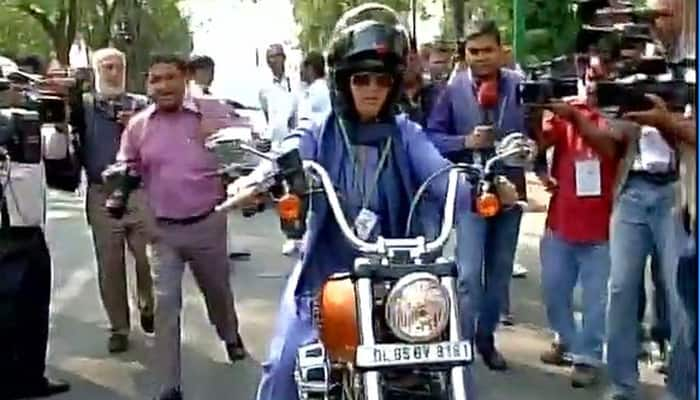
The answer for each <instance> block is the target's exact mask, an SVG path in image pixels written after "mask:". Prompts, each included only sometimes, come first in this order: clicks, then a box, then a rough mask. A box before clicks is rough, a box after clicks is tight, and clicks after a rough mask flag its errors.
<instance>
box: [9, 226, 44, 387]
mask: <svg viewBox="0 0 700 400" xmlns="http://www.w3.org/2000/svg"><path fill="white" fill-rule="evenodd" d="M50 297H51V256H50V255H49V250H48V247H47V246H46V240H45V238H44V233H43V231H42V230H41V229H40V228H38V227H37V228H10V229H9V230H0V381H2V382H3V383H2V384H0V398H2V397H3V396H2V391H4V390H10V391H12V390H13V386H14V387H17V388H19V387H22V386H25V385H34V384H36V382H39V381H41V380H42V379H43V377H44V370H45V368H46V347H47V340H48V335H49V302H50ZM8 383H9V385H8Z"/></svg>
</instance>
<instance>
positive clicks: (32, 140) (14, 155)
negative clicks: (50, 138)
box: [0, 78, 41, 164]
mask: <svg viewBox="0 0 700 400" xmlns="http://www.w3.org/2000/svg"><path fill="white" fill-rule="evenodd" d="M16 97H17V96H16V95H15V94H14V93H12V85H11V83H10V81H9V80H7V79H4V78H0V153H2V154H3V155H4V156H5V157H9V158H10V159H11V160H13V161H17V162H20V163H28V164H37V163H39V162H41V121H40V117H39V112H38V111H33V110H29V109H27V108H23V107H21V104H17V99H16Z"/></svg>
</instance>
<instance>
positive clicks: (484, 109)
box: [426, 21, 526, 370]
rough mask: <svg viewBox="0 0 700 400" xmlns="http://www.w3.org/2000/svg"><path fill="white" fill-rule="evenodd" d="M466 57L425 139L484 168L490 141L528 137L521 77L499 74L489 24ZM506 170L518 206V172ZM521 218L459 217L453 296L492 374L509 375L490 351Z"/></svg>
mask: <svg viewBox="0 0 700 400" xmlns="http://www.w3.org/2000/svg"><path fill="white" fill-rule="evenodd" d="M465 51H466V57H467V59H468V62H469V68H468V69H467V70H465V71H464V72H460V73H458V74H457V75H455V76H454V79H453V80H452V81H451V82H450V83H448V85H447V87H446V89H445V91H444V92H443V94H442V95H441V96H440V98H439V99H438V101H437V103H436V105H435V107H434V108H433V111H432V114H431V116H430V118H429V120H428V124H427V129H426V133H427V134H428V136H430V138H431V139H432V141H433V143H434V144H435V146H436V147H437V149H438V150H440V152H441V153H442V154H443V155H445V156H446V157H447V158H449V159H451V160H453V161H459V162H469V163H471V162H476V163H482V164H483V161H484V160H486V158H487V156H488V154H492V153H493V151H494V148H495V142H496V140H498V139H500V138H501V137H503V136H504V135H505V134H508V133H511V132H526V126H525V125H526V123H525V114H524V109H523V107H522V106H521V105H520V104H519V102H518V98H517V91H518V85H519V83H520V80H521V77H520V76H519V75H517V74H516V73H515V72H513V71H510V70H507V69H504V68H501V66H502V60H503V58H502V53H501V35H500V32H499V30H498V27H497V26H496V24H495V22H493V21H482V22H479V23H478V24H476V26H475V29H473V31H472V32H471V33H470V34H469V35H468V36H467V41H466V50H465ZM504 169H505V171H504V173H505V175H506V176H507V177H508V179H509V180H511V181H512V182H513V183H514V184H515V186H516V187H517V188H518V192H519V194H520V196H521V197H522V198H524V196H525V174H524V171H523V169H522V168H511V167H504ZM521 216H522V210H521V209H520V207H518V206H515V207H511V208H508V209H505V210H502V211H501V212H499V214H498V215H496V216H494V217H492V218H489V219H484V218H482V217H481V216H479V215H478V214H476V213H474V212H471V213H467V214H464V215H459V216H457V218H458V219H457V240H458V245H457V264H458V267H459V285H458V291H459V295H460V296H461V302H462V304H463V305H464V310H466V311H465V312H464V313H463V318H464V321H463V331H464V332H465V335H466V336H467V337H474V336H475V341H476V346H477V350H478V351H479V353H481V356H482V358H483V360H484V362H485V364H486V365H487V366H488V367H489V368H491V369H493V370H505V369H507V368H508V366H507V363H506V361H505V359H504V358H503V356H502V355H501V354H500V352H498V350H497V349H496V344H495V339H494V331H495V330H496V327H497V325H498V323H499V319H500V314H501V310H502V308H503V306H502V305H503V303H504V301H507V293H508V291H509V289H510V279H511V274H512V272H513V259H514V257H515V249H516V246H517V242H518V234H519V231H520V219H521ZM482 271H483V275H485V284H482ZM476 319H478V324H477V327H476V328H475V323H476Z"/></svg>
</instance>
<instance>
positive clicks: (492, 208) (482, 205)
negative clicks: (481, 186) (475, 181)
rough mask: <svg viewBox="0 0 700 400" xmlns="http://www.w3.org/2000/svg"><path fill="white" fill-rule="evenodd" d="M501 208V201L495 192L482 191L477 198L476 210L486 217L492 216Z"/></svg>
mask: <svg viewBox="0 0 700 400" xmlns="http://www.w3.org/2000/svg"><path fill="white" fill-rule="evenodd" d="M500 210H501V202H500V200H498V196H496V195H495V194H493V193H482V194H481V195H480V196H479V197H478V198H477V199H476V211H477V213H478V214H479V215H481V216H482V217H484V218H491V217H493V216H494V215H496V214H498V212H499V211H500Z"/></svg>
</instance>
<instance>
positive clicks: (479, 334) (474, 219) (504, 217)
mask: <svg viewBox="0 0 700 400" xmlns="http://www.w3.org/2000/svg"><path fill="white" fill-rule="evenodd" d="M521 217H522V210H521V209H520V208H519V207H514V208H511V209H508V210H505V211H503V212H501V213H500V214H498V215H497V216H495V217H493V218H489V219H484V218H482V217H480V216H478V215H477V214H474V213H471V212H470V213H464V214H461V215H458V216H457V249H456V256H457V268H458V273H459V278H458V280H459V281H458V285H457V291H458V294H459V296H460V310H461V315H462V332H463V334H464V336H465V337H467V338H469V339H472V338H473V339H475V341H476V345H477V348H478V349H479V350H480V351H490V350H492V349H493V346H494V337H493V332H494V331H495V330H496V327H497V326H498V323H499V321H500V312H501V310H502V308H503V301H504V299H505V294H506V293H508V291H509V290H510V280H511V276H512V273H513V259H514V258H515V248H516V246H517V244H518V234H519V233H520V219H521ZM477 321H478V322H477ZM475 325H476V326H475Z"/></svg>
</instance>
